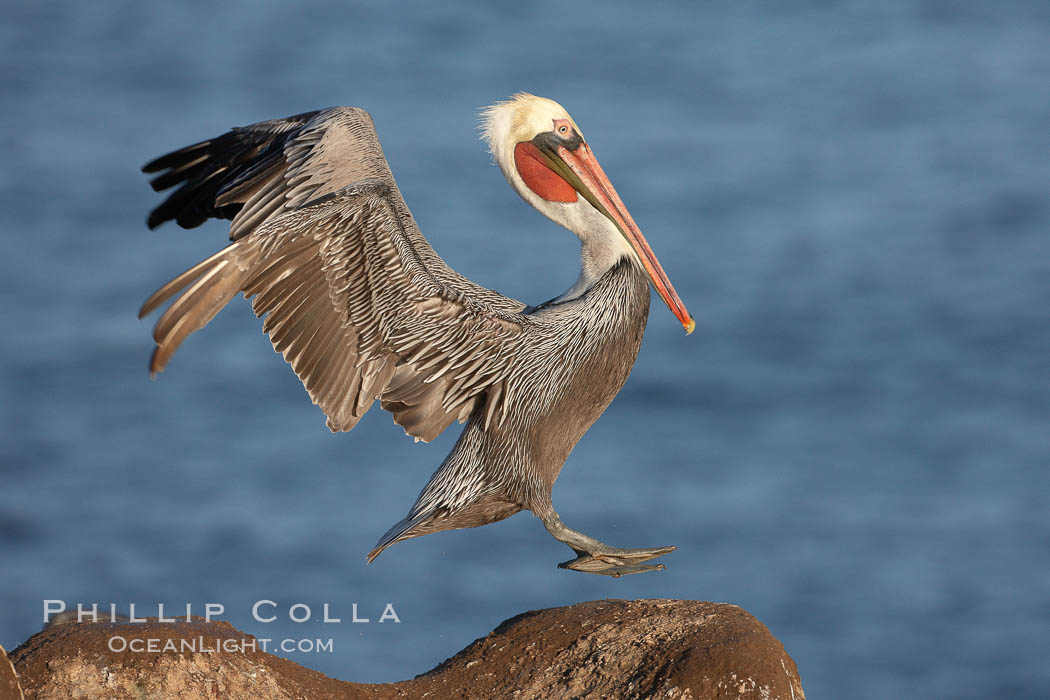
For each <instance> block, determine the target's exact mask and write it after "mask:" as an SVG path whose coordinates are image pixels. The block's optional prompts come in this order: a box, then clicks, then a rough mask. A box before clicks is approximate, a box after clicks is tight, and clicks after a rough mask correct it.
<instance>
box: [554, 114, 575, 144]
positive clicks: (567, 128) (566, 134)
mask: <svg viewBox="0 0 1050 700" xmlns="http://www.w3.org/2000/svg"><path fill="white" fill-rule="evenodd" d="M554 133H556V134H557V135H558V136H559V137H560V138H562V139H570V138H572V136H573V129H572V125H571V124H570V123H569V120H568V119H555V120H554Z"/></svg>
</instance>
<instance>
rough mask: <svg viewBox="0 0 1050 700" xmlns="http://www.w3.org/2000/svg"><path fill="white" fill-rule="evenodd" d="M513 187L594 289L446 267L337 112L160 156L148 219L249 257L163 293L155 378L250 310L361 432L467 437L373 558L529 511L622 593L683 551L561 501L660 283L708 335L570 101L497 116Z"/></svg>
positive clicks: (355, 120)
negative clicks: (614, 538)
mask: <svg viewBox="0 0 1050 700" xmlns="http://www.w3.org/2000/svg"><path fill="white" fill-rule="evenodd" d="M482 121H483V129H484V137H485V139H486V140H487V141H488V144H489V147H490V149H491V151H492V155H493V157H494V160H495V161H496V163H497V164H498V165H499V167H500V169H501V170H502V171H503V174H504V176H505V177H506V178H507V181H508V182H510V184H511V186H512V187H513V188H514V189H515V190H516V191H517V192H518V194H520V195H521V196H522V198H524V199H525V201H526V202H528V203H529V204H531V205H532V206H533V207H535V208H536V209H538V210H539V211H540V212H541V213H543V214H544V215H546V216H547V217H549V218H550V219H552V220H553V221H554V222H556V223H558V224H560V225H562V226H564V227H565V228H567V229H569V230H570V231H572V232H573V233H575V234H576V235H577V236H578V237H579V239H580V241H581V248H582V255H581V270H580V276H579V279H578V280H577V281H576V283H575V284H574V285H573V286H572V287H571V288H570V289H569V290H568V291H567V292H565V293H564V294H562V295H561V296H559V297H557V298H555V299H552V300H550V301H548V302H545V303H543V304H540V305H539V306H528V305H526V304H523V303H522V302H520V301H515V300H513V299H509V298H507V297H505V296H502V295H501V294H498V293H496V292H494V291H491V290H489V289H485V288H484V287H481V286H479V285H477V284H474V283H473V282H471V281H470V280H468V279H466V278H465V277H463V276H461V275H459V274H457V273H456V272H455V271H454V270H452V269H451V268H450V267H449V266H448V265H446V264H445V262H444V261H443V260H442V259H441V258H440V257H438V255H437V253H435V252H434V250H433V249H432V248H431V247H430V244H428V243H427V241H426V239H424V238H423V234H422V233H420V231H419V228H418V227H417V226H416V222H415V221H414V220H413V218H412V214H411V213H410V212H409V210H408V207H407V206H405V202H404V201H403V200H402V198H401V193H400V192H399V191H398V189H397V185H396V184H395V182H394V177H393V175H391V172H390V168H389V166H388V165H387V162H386V159H385V158H384V157H383V151H382V149H381V148H380V145H379V140H378V137H377V136H376V133H375V128H374V127H373V125H372V119H371V117H370V116H369V115H368V113H367V112H365V111H363V110H361V109H356V108H351V107H334V108H331V109H325V110H321V111H317V112H308V113H305V114H299V115H297V116H294V117H288V118H287V119H275V120H272V121H265V122H260V123H258V124H253V125H251V126H246V127H241V128H236V129H233V130H232V131H230V132H228V133H226V134H224V135H222V136H218V137H216V138H214V139H210V140H208V141H202V142H200V143H197V144H194V145H192V146H187V147H186V148H182V149H180V150H178V151H175V152H173V153H169V154H168V155H165V156H161V157H160V158H157V159H156V160H154V161H152V162H150V163H148V164H147V165H145V166H144V167H143V171H144V172H146V173H161V174H159V175H157V176H156V177H155V178H154V179H153V180H152V182H151V184H152V186H153V189H154V190H156V191H161V190H165V189H168V188H170V187H174V186H176V185H179V186H180V187H179V189H177V190H175V191H174V193H172V194H171V195H170V196H168V198H167V199H166V200H165V201H164V202H163V203H162V204H161V205H160V206H158V207H157V208H156V209H154V210H153V212H152V213H151V214H150V217H149V221H148V224H149V227H150V228H155V227H157V226H159V225H160V224H162V223H164V222H165V221H170V220H174V221H176V222H177V223H178V224H179V225H180V226H183V227H185V228H192V227H194V226H198V225H200V224H201V223H203V222H204V221H205V220H206V219H208V218H211V217H215V218H224V219H231V223H230V239H231V240H232V243H231V244H230V245H228V246H227V247H225V248H224V249H222V250H220V251H219V252H218V253H216V254H215V255H212V256H211V257H210V258H208V259H206V260H204V261H203V262H201V263H199V264H197V265H195V266H193V267H191V268H190V269H189V270H187V271H186V272H183V273H182V274H181V275H179V276H178V277H176V278H175V279H173V280H172V281H171V282H168V283H167V284H166V285H164V286H163V287H161V288H160V289H158V290H157V291H156V292H155V293H154V294H153V295H152V296H151V297H150V298H149V299H147V300H146V302H145V304H143V306H142V310H141V311H140V314H139V316H140V317H141V316H143V315H145V314H148V313H150V312H151V311H153V310H154V309H156V308H157V307H158V306H160V305H161V304H162V303H164V302H166V301H168V300H169V299H171V298H172V297H174V296H175V295H179V296H178V298H177V299H176V300H175V301H174V303H172V304H171V306H170V307H169V308H168V309H167V311H166V312H165V313H164V314H163V315H162V316H161V317H160V320H159V321H158V322H157V326H156V328H155V329H154V332H153V337H154V339H155V340H156V343H157V346H156V348H155V349H154V351H153V358H152V361H151V364H150V370H151V372H152V373H153V374H154V375H155V374H156V373H157V372H160V371H161V370H162V369H163V368H164V366H165V365H166V364H167V362H168V360H169V359H170V358H171V356H172V353H174V352H175V349H176V348H178V346H179V344H180V343H182V341H183V340H185V339H186V337H187V336H188V335H190V334H191V333H193V332H194V331H196V330H198V329H200V328H202V327H203V326H204V325H205V324H206V323H208V321H210V320H211V319H212V318H213V317H214V316H215V314H216V313H218V312H219V310H220V309H222V307H223V306H225V305H226V303H227V302H228V301H229V300H230V299H231V298H233V296H234V295H235V294H237V293H238V292H242V293H243V294H244V296H245V297H246V298H250V299H252V308H253V309H254V310H255V313H256V314H257V315H258V316H260V317H264V316H265V321H264V323H263V330H264V331H265V332H266V333H267V334H269V336H270V340H271V341H272V343H273V346H274V348H275V349H276V350H277V351H278V352H280V353H281V354H283V355H284V358H285V360H287V361H288V363H289V364H291V366H292V369H293V370H294V371H295V373H296V374H297V375H298V376H299V378H300V379H301V380H302V382H303V384H304V385H305V386H306V390H307V392H309V394H310V397H311V398H312V399H313V401H314V403H316V404H317V405H318V406H320V408H321V410H323V411H324V413H325V415H326V416H327V418H328V421H327V422H328V427H329V428H330V429H331V430H333V431H342V430H350V429H351V428H353V427H354V425H356V424H357V422H358V421H359V420H360V419H361V416H362V415H364V413H365V411H367V410H368V408H369V407H370V406H371V405H372V402H373V401H375V400H376V399H378V400H379V401H380V405H381V406H382V407H383V408H384V409H385V410H387V411H390V412H391V413H393V415H394V422H396V423H398V424H399V425H401V426H402V427H403V428H404V429H405V432H406V433H407V434H409V435H411V436H414V437H415V438H417V439H419V440H424V441H428V440H431V439H433V438H434V437H435V436H437V435H438V434H439V433H440V432H441V431H443V430H444V429H445V428H446V427H448V426H449V425H450V424H451V423H452V422H453V421H457V420H458V421H459V422H460V423H463V422H466V423H467V426H466V428H464V430H463V434H462V435H461V436H460V438H459V440H458V442H457V443H456V446H455V447H454V448H453V450H452V452H451V453H450V454H449V455H448V457H446V458H445V461H444V462H442V463H441V466H440V467H438V469H437V471H436V472H435V473H434V475H433V476H432V477H431V479H430V481H429V482H428V483H427V485H426V487H425V488H424V489H423V491H422V492H421V493H420V495H419V497H418V498H417V499H416V502H415V505H413V506H412V508H411V510H409V512H408V515H406V516H405V517H404V518H403V519H402V520H401V521H400V522H399V523H397V524H396V525H394V526H393V527H392V528H390V530H388V531H387V533H386V534H385V535H383V536H382V537H381V538H380V539H379V542H378V543H377V544H376V546H375V549H373V550H372V551H371V552H370V553H369V554H368V560H369V561H372V560H373V559H375V558H376V557H377V556H379V554H380V553H381V552H382V551H383V550H384V549H386V548H387V547H389V546H390V545H392V544H394V543H395V542H400V541H401V540H406V539H409V538H411V537H419V536H420V535H425V534H428V533H431V532H438V531H441V530H451V529H456V528H465V527H476V526H479V525H485V524H487V523H492V522H496V521H498V520H502V519H503V518H506V517H508V516H510V515H513V514H514V513H517V512H518V511H520V510H522V509H523V508H527V509H529V510H531V511H532V512H533V513H534V514H535V515H537V516H538V517H539V518H540V519H541V520H542V521H543V524H544V526H545V527H546V528H547V530H548V531H549V532H550V533H551V534H552V535H553V536H554V537H555V538H557V539H558V540H559V541H561V542H564V543H565V544H567V545H569V546H570V547H571V548H572V549H573V550H574V551H575V552H576V554H577V556H576V558H575V559H573V560H571V561H568V562H563V563H562V564H560V565H559V566H561V567H563V568H569V569H574V570H576V571H586V572H591V573H599V574H605V575H610V576H620V575H623V574H629V573H638V572H642V571H653V570H657V569H662V568H664V567H663V566H662V565H652V564H643V563H642V562H645V561H648V560H650V559H653V558H655V557H658V556H660V555H663V554H666V553H668V552H670V551H672V550H673V549H674V547H655V548H647V549H621V548H617V547H610V546H608V545H606V544H603V543H602V542H599V541H598V540H596V539H593V538H591V537H588V536H587V535H584V534H582V533H579V532H576V531H575V530H571V529H570V528H568V527H567V526H565V525H564V524H563V523H562V521H561V519H560V518H559V517H558V514H557V513H556V512H555V510H554V507H553V506H552V504H551V489H552V488H553V486H554V481H555V479H557V477H558V473H559V472H560V471H561V468H562V465H563V464H564V463H565V460H566V458H567V457H568V456H569V452H571V451H572V448H573V447H574V446H575V445H576V443H577V442H578V441H579V439H580V437H582V436H583V434H584V433H585V432H586V431H587V429H588V428H589V427H590V426H591V425H592V424H593V423H594V421H595V420H597V419H598V416H600V415H601V414H602V412H603V411H604V410H605V407H606V406H608V405H609V403H610V402H611V401H612V399H613V397H614V396H615V395H616V393H617V392H618V391H619V390H620V387H621V386H623V383H624V381H626V379H627V375H628V374H629V373H630V371H631V367H632V366H633V365H634V361H635V358H636V356H637V354H638V347H639V345H640V344H641V341H642V333H643V331H644V330H645V322H646V319H647V317H648V314H649V284H650V283H651V284H652V285H653V287H654V288H655V289H656V291H657V293H658V294H659V295H660V297H661V298H662V299H663V300H664V301H665V302H666V303H667V306H668V307H669V308H670V309H671V311H672V312H673V313H674V314H675V316H677V317H678V320H679V321H680V322H681V323H682V325H683V326H684V327H685V330H686V333H690V332H691V331H692V330H693V326H694V323H693V320H692V318H691V317H690V315H689V312H688V311H686V309H685V305H684V304H683V303H682V300H681V299H680V298H679V297H678V294H677V293H676V292H675V290H674V288H673V287H672V286H671V282H670V280H668V278H667V275H666V274H664V271H663V269H662V268H661V267H660V263H659V262H657V259H656V256H655V255H654V254H653V251H652V250H651V249H650V248H649V245H648V244H647V243H646V241H645V238H643V237H642V233H641V231H639V229H638V226H637V225H636V224H635V222H634V219H632V218H631V215H630V214H629V213H628V212H627V208H626V207H625V206H624V204H623V202H622V201H621V200H620V197H619V195H617V194H616V190H615V189H613V186H612V184H610V182H609V180H608V178H607V177H606V176H605V173H604V172H603V171H602V168H601V166H599V165H598V161H597V160H596V159H595V158H594V156H593V154H592V153H591V149H590V147H589V146H588V145H587V142H586V141H584V139H583V135H582V133H581V132H580V129H579V127H577V126H576V123H575V122H574V121H573V119H572V117H570V116H569V114H568V112H566V111H565V109H564V108H563V107H562V106H561V105H559V104H558V103H557V102H554V101H552V100H548V99H545V98H541V97H535V96H533V95H528V94H518V95H515V96H514V97H512V98H510V99H508V100H506V101H504V102H500V103H498V104H496V105H493V106H492V107H489V108H487V109H486V110H484V112H483V117H482Z"/></svg>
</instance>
